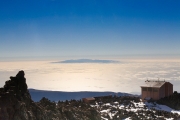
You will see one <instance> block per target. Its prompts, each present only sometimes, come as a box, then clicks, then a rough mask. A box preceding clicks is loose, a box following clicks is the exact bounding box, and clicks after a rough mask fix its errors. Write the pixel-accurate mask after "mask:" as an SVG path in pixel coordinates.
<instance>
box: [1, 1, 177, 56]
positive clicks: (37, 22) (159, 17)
mask: <svg viewBox="0 0 180 120" xmlns="http://www.w3.org/2000/svg"><path fill="white" fill-rule="evenodd" d="M179 6H180V1H179V0H173V1H170V0H149V1H148V0H17V1H15V0H3V1H0V57H23V56H24V57H31V56H84V55H95V56H96V55H156V54H158V55H167V56H168V55H180V39H179V38H180V7H179Z"/></svg>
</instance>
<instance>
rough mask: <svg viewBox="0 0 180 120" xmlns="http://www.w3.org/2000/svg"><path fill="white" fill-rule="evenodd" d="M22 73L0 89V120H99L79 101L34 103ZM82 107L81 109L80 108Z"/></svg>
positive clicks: (95, 114) (92, 111)
mask: <svg viewBox="0 0 180 120" xmlns="http://www.w3.org/2000/svg"><path fill="white" fill-rule="evenodd" d="M24 75H25V73H24V71H19V72H18V74H17V75H16V76H15V77H10V80H8V81H6V82H5V85H4V87H3V88H0V120H100V119H101V118H100V114H99V113H98V112H97V111H96V109H94V108H90V106H89V105H87V104H85V103H82V102H81V101H76V100H72V101H65V102H60V101H59V102H58V104H57V103H55V102H51V101H50V100H48V99H47V98H42V99H41V100H40V101H39V102H34V101H33V100H32V99H31V95H30V93H29V91H28V89H27V88H28V86H27V84H26V78H25V77H24ZM81 106H82V107H81Z"/></svg>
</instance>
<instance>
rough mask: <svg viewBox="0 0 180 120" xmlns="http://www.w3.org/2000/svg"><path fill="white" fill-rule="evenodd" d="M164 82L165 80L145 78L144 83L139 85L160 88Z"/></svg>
mask: <svg viewBox="0 0 180 120" xmlns="http://www.w3.org/2000/svg"><path fill="white" fill-rule="evenodd" d="M165 83H166V82H165V81H159V80H158V81H151V80H146V81H145V84H144V85H142V86H141V87H155V88H160V87H161V86H162V85H164V84H165Z"/></svg>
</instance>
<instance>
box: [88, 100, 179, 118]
mask: <svg viewBox="0 0 180 120" xmlns="http://www.w3.org/2000/svg"><path fill="white" fill-rule="evenodd" d="M91 107H96V108H97V110H98V111H99V112H100V113H101V116H102V117H101V118H102V120H109V119H113V118H120V116H121V118H122V116H123V115H125V114H126V116H127V117H126V118H124V120H132V112H133V114H134V115H135V116H136V117H137V118H139V119H140V118H145V119H152V118H156V119H157V118H159V119H160V118H163V119H165V120H176V119H177V118H176V119H175V118H174V116H179V115H180V111H179V110H174V109H172V108H170V107H168V106H166V105H160V104H157V103H155V102H154V103H148V102H145V103H144V102H134V101H130V102H129V103H128V104H127V103H126V104H124V103H120V102H117V101H116V102H111V103H102V102H99V103H98V102H96V104H92V105H91ZM120 112H121V113H120ZM129 113H130V114H131V115H130V116H128V115H127V114H129Z"/></svg>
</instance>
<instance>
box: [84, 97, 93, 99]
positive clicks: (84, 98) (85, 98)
mask: <svg viewBox="0 0 180 120" xmlns="http://www.w3.org/2000/svg"><path fill="white" fill-rule="evenodd" d="M83 99H86V100H95V98H94V97H90V98H83Z"/></svg>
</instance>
